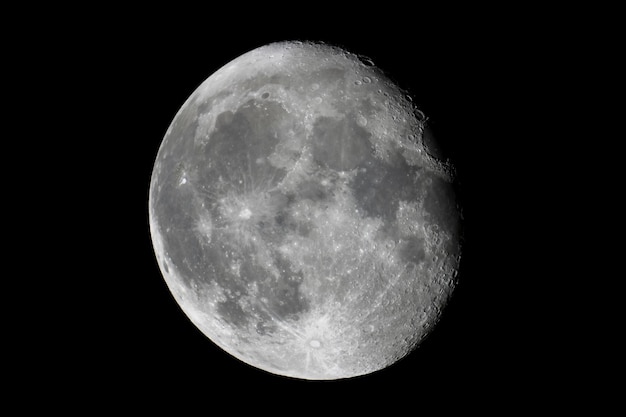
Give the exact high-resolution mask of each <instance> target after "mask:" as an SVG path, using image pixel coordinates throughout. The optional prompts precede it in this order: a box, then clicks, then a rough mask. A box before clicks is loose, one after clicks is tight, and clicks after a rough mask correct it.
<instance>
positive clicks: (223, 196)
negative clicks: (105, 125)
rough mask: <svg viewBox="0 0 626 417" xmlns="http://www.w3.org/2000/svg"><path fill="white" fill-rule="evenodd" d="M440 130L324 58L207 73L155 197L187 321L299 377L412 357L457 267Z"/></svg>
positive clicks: (173, 140)
mask: <svg viewBox="0 0 626 417" xmlns="http://www.w3.org/2000/svg"><path fill="white" fill-rule="evenodd" d="M426 122H427V118H426V116H425V115H424V113H422V112H421V111H420V110H418V109H417V108H416V107H415V106H414V105H413V103H412V100H411V99H410V97H409V96H408V95H407V94H406V92H404V91H403V90H402V89H401V88H399V87H398V86H397V85H396V84H394V83H393V82H392V81H390V79H389V78H388V77H387V76H386V75H385V74H384V73H383V72H382V70H380V69H379V68H377V67H376V66H375V65H374V64H373V62H372V61H371V60H369V59H367V58H363V57H359V56H357V55H355V54H352V53H349V52H347V51H345V50H343V49H340V48H337V47H333V46H329V45H325V44H318V43H309V42H281V43H273V44H269V45H266V46H262V47H260V48H257V49H254V50H252V51H250V52H248V53H245V54H244V55H242V56H240V57H238V58H236V59H234V60H233V61H232V62H230V63H228V64H227V65H225V66H224V67H223V68H221V69H219V70H218V71H217V72H215V73H214V74H213V75H211V76H210V77H209V78H208V79H206V80H205V81H204V82H203V83H202V84H201V85H200V86H199V87H198V88H197V90H196V91H194V92H193V94H191V96H190V97H189V98H188V99H187V101H186V102H185V103H184V105H183V106H182V107H181V109H180V110H179V111H178V113H177V114H176V116H175V118H174V120H173V121H172V123H171V125H170V127H169V129H168V130H167V132H166V134H165V137H164V139H163V142H162V143H161V146H160V148H159V151H158V154H157V157H156V161H155V164H154V167H153V172H152V177H151V182H150V193H149V202H148V212H149V223H150V233H151V237H152V242H153V246H154V252H155V255H156V259H157V262H158V265H159V268H160V269H161V272H162V274H163V277H164V279H165V282H166V283H167V286H168V287H169V289H170V291H171V293H172V294H173V296H174V298H175V299H176V301H177V302H178V304H179V305H180V307H181V309H182V310H183V311H184V313H185V314H186V315H187V316H188V317H189V319H190V320H191V321H192V322H193V323H194V324H195V326H196V327H197V328H198V329H199V330H200V331H201V332H202V333H204V334H205V335H206V336H207V337H208V338H209V339H210V340H211V341H213V342H214V343H215V344H217V345H218V346H219V347H221V348H222V349H223V350H224V351H226V352H228V353H229V354H231V355H232V356H234V357H236V358H238V359H240V360H241V361H243V362H245V363H247V364H249V365H252V366H254V367H256V368H259V369H262V370H265V371H268V372H270V373H273V374H278V375H283V376H288V377H293V378H301V379H312V380H318V379H321V380H328V379H340V378H350V377H355V376H358V375H365V374H369V373H371V372H374V371H377V370H380V369H383V368H385V367H388V366H389V365H391V364H393V363H395V362H396V361H398V360H399V359H401V358H402V357H404V356H406V355H407V354H408V353H410V352H411V351H413V350H414V349H415V348H416V347H417V346H418V345H419V344H420V342H421V341H422V340H423V339H424V338H425V337H426V336H427V335H428V334H429V332H430V331H431V330H432V329H433V328H434V326H435V325H436V323H437V321H438V318H439V317H440V314H441V312H442V310H443V308H444V307H445V305H446V302H447V300H448V299H449V297H450V295H451V293H452V291H453V288H454V287H455V284H456V282H457V279H456V278H457V271H458V266H459V262H460V259H461V226H462V214H461V209H460V206H459V204H458V202H457V198H456V197H455V193H454V187H453V184H454V181H455V170H454V167H453V165H452V164H451V163H450V162H449V161H444V160H441V159H440V158H438V157H437V155H438V153H437V152H435V151H434V150H433V149H434V147H433V145H434V144H436V142H435V141H434V139H433V138H432V136H429V135H428V130H427V126H426ZM200 360H201V358H200Z"/></svg>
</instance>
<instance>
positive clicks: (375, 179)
mask: <svg viewBox="0 0 626 417" xmlns="http://www.w3.org/2000/svg"><path fill="white" fill-rule="evenodd" d="M390 158H391V159H390V162H385V161H382V160H380V159H377V158H375V157H374V156H371V155H370V156H369V157H368V158H367V159H366V160H365V161H364V162H363V163H362V164H361V165H360V166H361V167H362V168H364V169H361V170H359V172H358V174H357V175H356V177H355V178H354V180H353V182H352V190H353V193H354V197H355V200H356V202H357V204H358V206H359V208H361V209H363V210H364V211H365V213H366V214H367V215H368V216H369V217H379V218H381V219H383V220H384V221H385V227H386V228H387V229H389V231H390V230H391V228H392V227H393V222H394V221H395V220H396V211H397V209H398V205H399V202H400V200H404V201H415V199H416V198H417V197H418V195H419V188H418V186H417V184H416V182H415V178H416V176H417V175H416V174H417V168H416V167H413V166H410V165H409V164H407V162H406V160H405V159H404V157H403V156H402V155H401V154H400V152H399V151H398V150H395V151H394V152H393V153H392V154H391V156H390Z"/></svg>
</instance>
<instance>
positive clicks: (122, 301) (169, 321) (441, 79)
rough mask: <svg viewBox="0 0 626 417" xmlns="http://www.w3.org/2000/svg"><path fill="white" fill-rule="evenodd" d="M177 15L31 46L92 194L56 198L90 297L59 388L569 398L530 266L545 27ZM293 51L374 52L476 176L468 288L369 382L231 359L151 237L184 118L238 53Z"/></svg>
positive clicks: (442, 402) (55, 367) (69, 164)
mask: <svg viewBox="0 0 626 417" xmlns="http://www.w3.org/2000/svg"><path fill="white" fill-rule="evenodd" d="M161 12H165V13H163V14H162V15H160V16H159V17H155V16H153V15H151V14H144V13H131V12H129V11H125V12H120V13H117V12H115V13H108V12H107V11H106V10H102V11H92V12H90V13H88V14H86V15H85V16H84V17H83V18H81V19H77V20H75V21H72V22H71V24H67V25H60V24H59V25H55V24H52V25H51V26H52V27H51V28H50V30H48V31H47V32H46V33H45V34H42V35H41V36H39V37H37V38H36V40H35V41H31V42H33V43H32V44H31V46H32V47H27V48H24V49H22V50H21V51H22V52H24V53H26V54H29V53H33V52H32V51H34V53H35V54H36V55H37V56H36V57H35V59H34V61H35V62H36V63H37V65H44V66H45V67H46V68H48V72H47V73H46V77H48V78H49V79H51V82H48V83H46V85H45V87H44V94H45V96H46V97H47V100H48V102H47V105H48V106H50V107H57V108H56V112H55V113H54V114H55V117H53V118H51V120H50V121H49V124H48V125H47V129H48V131H50V132H54V136H55V137H56V138H61V141H60V143H59V142H55V145H54V148H55V151H56V152H59V150H60V151H61V153H63V154H64V158H63V159H62V161H63V162H62V163H58V162H57V161H55V162H54V164H55V169H56V172H57V173H59V174H60V175H61V176H62V177H63V178H64V179H65V180H66V181H65V184H75V183H76V181H78V180H80V181H82V182H83V184H87V185H86V186H81V187H80V188H79V189H77V188H76V187H75V186H72V185H67V186H66V187H63V188H64V189H63V190H56V193H55V196H52V197H51V198H50V199H49V200H50V203H49V204H50V205H54V202H55V200H58V201H61V202H62V203H57V204H56V205H58V206H61V207H60V208H59V215H58V216H59V220H58V221H57V222H56V224H55V227H58V229H55V232H57V233H59V235H62V234H64V233H65V234H68V233H69V232H68V228H67V224H68V223H71V224H72V225H73V226H75V227H73V228H72V232H71V237H69V238H68V239H69V240H70V241H71V243H70V244H68V245H65V246H64V247H63V249H62V251H63V252H64V258H63V259H64V260H65V262H69V264H71V265H73V267H72V268H70V270H71V273H69V275H70V276H69V277H68V278H66V281H67V282H68V284H69V285H68V286H67V288H68V290H67V292H68V293H69V294H71V297H70V300H65V299H63V301H62V302H61V301H59V302H58V304H59V305H58V308H57V310H61V311H62V312H63V313H64V316H63V318H62V319H59V320H58V322H61V325H60V326H59V328H58V329H57V330H54V331H52V333H53V334H54V338H53V339H54V341H55V342H54V343H55V345H56V346H58V351H59V353H58V354H57V353H56V352H57V350H56V349H55V350H54V352H55V353H50V354H49V356H48V355H43V359H42V361H43V362H44V363H46V364H47V365H49V366H50V371H43V374H44V375H40V376H41V377H42V378H43V380H45V381H57V378H59V377H60V376H65V377H66V378H67V379H66V380H65V382H55V384H59V385H61V386H63V387H64V392H66V393H68V392H69V393H75V394H72V395H79V396H83V397H85V398H90V399H91V398H97V400H98V402H99V403H103V404H105V403H106V404H111V403H113V404H117V403H118V401H120V400H128V401H133V400H135V402H137V403H142V402H143V401H145V402H146V403H149V404H152V405H154V404H159V403H160V402H161V401H163V402H165V401H175V402H177V401H181V402H193V403H199V404H206V407H207V408H208V409H210V408H212V407H214V406H215V405H219V404H220V402H224V403H225V404H230V405H232V406H237V407H251V408H250V409H254V410H257V411H265V410H267V411H270V410H274V411H277V410H283V408H282V407H287V408H286V410H287V411H289V410H291V411H289V412H296V411H293V409H291V408H289V407H291V406H288V405H287V403H291V402H292V401H298V402H299V406H298V407H300V408H298V411H305V412H308V411H309V410H310V411H314V412H325V413H326V412H328V410H329V409H331V408H332V407H334V406H336V405H337V404H340V405H342V406H343V407H344V408H345V409H351V410H355V409H356V410H368V409H370V407H379V406H382V407H385V409H386V410H389V407H392V406H397V407H399V409H402V408H404V407H405V406H407V405H409V404H416V403H420V404H428V405H429V406H435V407H438V408H441V409H442V410H445V409H447V408H449V407H455V408H457V407H460V408H461V409H462V408H464V407H466V406H468V407H469V406H470V405H479V406H489V407H499V406H500V405H504V404H507V405H511V404H515V405H516V406H522V405H523V404H527V403H529V402H530V403H533V402H535V401H536V400H537V399H541V398H543V397H544V396H547V395H552V394H550V392H551V381H552V379H553V378H554V373H555V372H556V370H554V369H552V368H551V367H552V366H553V365H552V363H553V362H552V359H553V358H552V355H553V354H554V352H552V351H551V350H550V349H548V346H547V345H548V343H547V342H546V341H545V339H544V338H545V337H546V335H545V334H544V333H542V332H540V331H539V326H538V325H537V316H538V315H539V316H542V315H543V314H542V312H541V309H542V308H543V307H542V306H543V300H542V297H544V295H543V292H542V290H541V285H542V284H541V279H542V272H540V268H539V267H538V266H537V264H536V263H534V262H532V263H531V262H528V260H529V259H531V257H532V256H534V255H537V254H533V253H532V252H533V249H531V248H530V247H529V245H528V244H527V243H528V241H529V240H530V239H534V237H533V236H535V233H537V231H536V230H534V228H535V227H536V226H534V222H533V220H532V218H533V213H534V211H535V210H536V209H537V208H536V207H535V203H534V202H535V201H537V195H536V193H537V191H536V187H535V184H534V182H535V181H536V180H535V179H536V178H537V176H536V175H534V174H533V170H536V169H539V168H538V167H537V166H535V165H534V163H533V159H532V156H531V155H529V153H528V152H527V151H526V149H527V146H528V145H527V144H526V143H525V142H524V141H522V140H521V138H523V137H526V136H527V135H528V134H529V133H530V131H532V129H533V126H536V124H532V123H531V124H529V123H528V122H529V120H531V119H533V118H536V117H537V116H533V115H529V114H528V111H527V108H528V103H529V102H531V101H533V100H535V99H534V98H531V97H529V95H528V91H529V90H532V86H533V84H534V82H535V81H536V68H538V67H541V65H542V63H543V61H544V58H545V56H544V55H542V54H535V53H533V51H531V50H530V49H531V47H530V46H529V42H528V38H529V36H532V35H533V33H534V31H535V29H533V28H529V27H528V26H526V25H525V24H523V23H520V22H519V20H518V19H517V18H516V17H515V16H514V15H512V14H507V13H504V14H502V15H500V16H499V18H498V19H491V18H488V17H485V16H486V15H485V14H484V13H483V12H484V11H481V10H476V9H473V10H471V11H468V10H458V11H457V12H458V13H455V14H454V15H452V14H449V13H446V14H443V15H438V16H437V18H435V17H434V16H432V15H430V14H428V13H425V12H424V13H421V14H420V13H417V14H416V12H415V11H408V10H396V9H389V10H387V11H386V12H385V13H382V12H380V10H376V9H370V10H367V11H366V13H364V14H360V15H347V16H339V15H337V14H330V15H328V16H320V17H317V18H316V17H313V16H310V17H311V18H310V19H308V20H306V22H305V21H303V20H301V18H302V16H303V14H302V13H301V12H296V11H293V12H290V11H288V12H287V15H285V16H282V17H279V16H280V15H279V14H275V15H271V17H268V16H267V15H259V17H258V18H255V17H252V18H250V17H248V19H247V20H245V21H244V20H242V19H241V18H239V17H236V16H237V15H236V14H228V13H224V14H222V13H214V14H211V13H209V14H207V13H206V12H197V13H196V12H194V11H191V10H190V11H183V12H182V13H181V11H180V10H174V11H172V15H168V13H167V12H168V11H167V10H161ZM103 16H104V17H103ZM287 23H289V24H287ZM281 40H303V41H306V40H313V41H323V42H326V43H329V44H333V45H337V46H341V47H343V48H345V49H347V50H348V51H350V52H354V53H356V54H359V55H364V56H368V57H370V58H371V59H372V60H373V61H374V62H375V64H376V65H377V66H379V67H380V68H381V69H383V71H385V72H386V73H387V75H388V76H389V77H390V78H392V79H393V80H395V81H396V82H397V83H398V84H399V85H400V86H401V87H402V88H404V89H406V90H408V92H409V93H411V95H412V96H413V98H414V103H415V104H416V105H417V107H418V108H420V109H421V110H423V111H424V113H425V114H426V115H427V116H428V117H429V126H430V127H431V128H432V129H433V131H434V133H435V137H436V138H437V139H438V140H439V142H440V144H441V146H442V148H443V151H444V153H445V154H447V155H448V156H449V158H450V159H451V160H452V161H453V163H454V164H455V165H456V167H457V171H458V176H459V184H458V193H459V197H460V201H461V203H462V205H463V208H464V216H465V250H464V257H463V260H462V264H461V270H460V274H459V285H458V287H457V290H456V292H455V293H454V296H453V298H452V299H451V301H450V304H449V306H448V308H447V309H446V310H445V312H444V315H443V317H442V319H441V321H440V323H439V325H438V326H437V327H436V329H435V330H434V331H433V333H432V334H431V336H430V337H429V338H428V339H427V340H426V341H424V342H423V343H422V345H421V346H420V347H419V349H417V350H416V351H415V352H414V353H412V354H411V355H409V356H407V357H406V358H404V359H402V360H401V361H399V362H398V363H396V364H395V365H393V366H390V367H389V368H387V369H384V370H381V371H379V372H376V373H373V374H370V375H367V376H363V377H357V378H353V379H349V380H339V381H331V382H316V381H302V380H296V379H291V378H285V377H280V376H275V375H272V374H269V373H266V372H264V371H260V370H257V369H255V368H253V367H251V366H249V365H246V364H244V363H242V362H240V361H238V360H237V359H234V358H233V357H231V356H230V355H229V354H227V353H225V352H223V351H221V350H220V349H219V348H218V347H216V346H215V345H214V344H213V343H212V342H211V341H210V340H209V339H207V338H206V337H205V336H204V335H202V334H201V332H200V331H198V330H197V329H196V328H195V327H194V326H193V325H192V324H191V322H190V321H189V320H188V319H187V318H186V316H185V315H184V313H183V312H182V311H181V310H180V308H179V307H178V305H177V304H176V302H175V301H174V300H173V298H172V296H171V295H170V293H169V291H168V289H167V287H166V285H165V282H164V281H163V279H162V277H161V274H160V272H159V270H158V266H157V263H156V259H155V257H154V253H153V249H152V246H151V241H150V235H149V228H148V212H147V210H148V190H149V182H150V175H151V170H152V165H153V163H154V160H155V158H156V153H157V151H158V147H159V145H160V142H161V140H162V138H163V136H164V135H165V132H166V130H167V128H168V126H169V124H170V122H171V121H172V119H173V118H174V116H175V114H176V112H177V111H178V109H179V108H180V106H181V105H182V104H183V103H184V101H185V100H186V99H187V97H188V96H189V95H190V94H191V93H192V92H193V91H194V90H195V88H196V87H198V86H199V85H200V83H201V82H202V81H204V80H205V79H206V78H207V77H208V76H209V75H211V74H212V73H213V72H215V71H216V70H217V69H219V68H220V67H222V66H223V65H225V64H227V63H228V62H229V61H230V60H232V59H234V58H236V57H237V56H239V55H241V54H243V53H245V52H247V51H249V50H251V49H254V48H256V47H259V46H262V45H264V44H266V43H269V42H273V41H281ZM35 69H37V68H35ZM526 142H527V141H526ZM533 146H534V145H533ZM68 201H69V202H68ZM543 236H544V238H550V236H549V235H548V236H547V237H546V235H545V234H544V235H543ZM57 262H59V261H58V260H57ZM538 282H539V285H538ZM529 285H532V286H534V289H533V291H531V292H530V293H529V291H528V290H527V288H526V287H527V286H529ZM50 352H52V351H50ZM41 369H48V368H46V367H43V368H41ZM66 384H67V385H66ZM233 393H235V394H236V395H237V396H236V397H234V398H229V396H230V395H232V394H233ZM332 404H335V405H334V406H333V405H332Z"/></svg>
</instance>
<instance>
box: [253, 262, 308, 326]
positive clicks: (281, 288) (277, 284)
mask: <svg viewBox="0 0 626 417" xmlns="http://www.w3.org/2000/svg"><path fill="white" fill-rule="evenodd" d="M275 255H276V256H275V266H276V268H277V269H278V271H279V276H278V277H273V276H272V277H271V278H270V279H268V280H266V281H265V282H264V283H263V285H261V286H260V288H259V292H260V295H261V297H266V298H267V299H268V304H269V305H268V307H269V308H270V310H271V311H273V312H275V313H276V314H277V315H278V316H279V317H280V318H281V319H296V318H297V317H298V316H299V315H300V314H302V313H304V312H306V311H308V310H309V307H310V305H309V301H308V300H307V299H306V298H305V297H304V296H303V295H302V293H301V292H300V285H301V284H302V281H303V280H304V276H303V274H302V272H300V271H294V270H293V269H292V266H291V263H290V262H289V261H288V260H287V259H286V258H284V257H283V256H282V255H280V254H279V253H276V254H275Z"/></svg>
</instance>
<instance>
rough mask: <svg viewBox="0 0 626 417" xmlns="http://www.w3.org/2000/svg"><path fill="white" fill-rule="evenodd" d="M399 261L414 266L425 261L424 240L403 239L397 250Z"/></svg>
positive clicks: (414, 237) (414, 238)
mask: <svg viewBox="0 0 626 417" xmlns="http://www.w3.org/2000/svg"><path fill="white" fill-rule="evenodd" d="M398 254H399V256H400V259H401V260H402V261H403V262H404V263H411V262H413V263H414V264H415V265H417V264H419V263H420V262H423V261H424V259H426V251H425V249H424V239H423V238H418V237H416V236H410V237H408V238H404V239H403V240H402V241H401V243H400V246H399V248H398Z"/></svg>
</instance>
